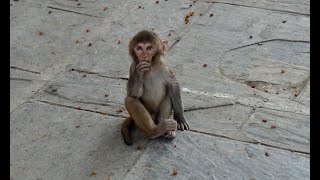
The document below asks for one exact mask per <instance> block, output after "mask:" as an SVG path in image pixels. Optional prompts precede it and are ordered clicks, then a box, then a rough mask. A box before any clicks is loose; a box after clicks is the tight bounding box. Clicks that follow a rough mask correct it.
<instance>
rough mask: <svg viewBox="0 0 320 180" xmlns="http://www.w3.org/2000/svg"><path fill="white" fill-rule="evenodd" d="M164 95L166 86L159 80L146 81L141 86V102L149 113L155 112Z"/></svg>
mask: <svg viewBox="0 0 320 180" xmlns="http://www.w3.org/2000/svg"><path fill="white" fill-rule="evenodd" d="M166 94H167V90H166V86H165V83H164V82H163V81H161V79H157V78H156V79H146V80H145V82H144V84H143V95H142V96H141V100H142V102H143V104H144V105H145V107H146V108H147V109H148V110H149V111H152V112H157V111H158V109H159V105H160V103H161V102H162V100H163V99H164V98H165V96H166Z"/></svg>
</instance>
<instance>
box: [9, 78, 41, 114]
mask: <svg viewBox="0 0 320 180" xmlns="http://www.w3.org/2000/svg"><path fill="white" fill-rule="evenodd" d="M45 83H46V82H45V81H41V80H30V79H22V78H11V79H10V112H12V111H13V110H15V109H16V108H17V107H18V106H19V105H21V104H22V103H24V102H26V101H27V100H28V99H29V98H30V97H31V96H32V95H34V94H35V93H36V92H37V90H38V89H40V88H41V87H42V86H43V85H44V84H45Z"/></svg>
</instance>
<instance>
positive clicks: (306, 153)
mask: <svg viewBox="0 0 320 180" xmlns="http://www.w3.org/2000/svg"><path fill="white" fill-rule="evenodd" d="M189 131H191V132H195V133H200V134H205V135H209V136H215V137H221V138H226V139H230V140H234V141H238V142H245V143H250V144H259V145H263V146H267V147H272V148H276V149H282V150H286V151H290V152H298V153H301V154H304V155H310V153H308V152H304V151H299V150H294V149H290V148H283V147H279V146H274V145H270V144H266V143H263V142H259V141H256V140H252V141H249V140H240V139H235V138H232V137H228V136H224V135H219V134H214V133H208V132H204V131H199V130H193V129H189Z"/></svg>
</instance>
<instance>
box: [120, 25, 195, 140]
mask: <svg viewBox="0 0 320 180" xmlns="http://www.w3.org/2000/svg"><path fill="white" fill-rule="evenodd" d="M150 44H151V45H150ZM137 48H139V50H137ZM153 48H155V49H153ZM146 49H147V50H149V51H147V50H146ZM150 49H152V51H150ZM165 51H166V48H165V45H164V44H163V43H162V42H161V40H160V38H159V37H158V36H157V35H156V34H155V33H154V32H150V31H146V30H144V31H140V32H138V33H137V34H136V35H135V36H134V37H133V38H132V39H131V41H130V42H129V54H130V56H131V57H132V59H133V61H132V64H131V66H130V76H129V80H128V83H127V97H126V98H125V106H126V109H127V110H128V112H129V114H130V116H131V117H129V118H127V119H126V120H125V121H124V123H123V125H122V128H121V134H122V136H123V138H124V142H125V143H126V144H128V145H131V144H132V138H131V135H130V129H131V128H132V126H133V125H134V124H135V125H136V126H137V127H138V128H139V129H141V130H142V131H143V132H144V134H145V135H146V136H147V137H149V138H156V137H159V136H163V137H166V138H173V137H175V135H176V131H175V130H176V129H177V128H178V129H180V130H184V129H189V124H188V122H187V121H186V120H185V118H184V114H183V104H182V99H181V90H180V86H179V83H178V81H177V79H176V78H175V75H174V72H173V71H172V69H171V68H170V67H169V65H168V64H167V63H166V62H165V61H164V54H165ZM137 52H138V53H142V54H144V53H145V54H148V55H150V54H151V55H152V57H150V59H141V57H138V56H137V54H136V53H137ZM150 52H151V53H150ZM145 57H148V56H147V55H146V56H145ZM148 58H149V57H148ZM172 110H173V118H174V119H169V118H170V116H171V114H172Z"/></svg>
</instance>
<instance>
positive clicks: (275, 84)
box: [220, 40, 310, 96]
mask: <svg viewBox="0 0 320 180" xmlns="http://www.w3.org/2000/svg"><path fill="white" fill-rule="evenodd" d="M309 52H310V44H309V43H301V42H288V41H282V40H275V41H269V42H265V43H263V44H262V45H258V44H254V45H251V46H246V47H243V48H239V49H235V50H231V51H228V52H226V53H225V54H224V55H223V56H222V57H221V61H220V65H221V66H220V71H221V73H222V74H223V75H225V76H227V77H229V78H231V79H234V80H238V81H242V82H244V83H245V84H248V85H249V86H254V87H255V88H257V89H259V90H262V91H268V92H270V93H273V94H276V93H277V92H278V93H279V91H281V94H287V96H292V94H294V93H293V92H294V91H295V90H298V89H299V88H301V86H302V85H303V84H304V81H305V80H306V79H307V78H308V77H309V74H310V73H309V71H310V69H309V67H310V53H309ZM283 89H286V90H287V91H283Z"/></svg>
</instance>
